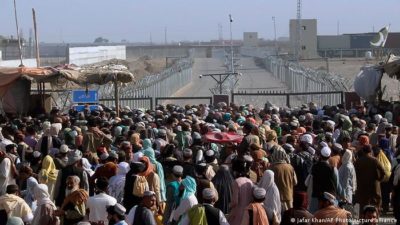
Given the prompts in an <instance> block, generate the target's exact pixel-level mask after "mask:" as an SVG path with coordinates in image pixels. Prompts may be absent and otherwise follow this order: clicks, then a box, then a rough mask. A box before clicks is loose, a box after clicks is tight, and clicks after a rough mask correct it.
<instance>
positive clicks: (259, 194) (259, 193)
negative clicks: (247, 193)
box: [253, 187, 267, 199]
mask: <svg viewBox="0 0 400 225" xmlns="http://www.w3.org/2000/svg"><path fill="white" fill-rule="evenodd" d="M266 193H267V192H266V191H265V189H264V188H259V187H255V188H254V189H253V196H254V198H256V199H262V198H265V194H266Z"/></svg>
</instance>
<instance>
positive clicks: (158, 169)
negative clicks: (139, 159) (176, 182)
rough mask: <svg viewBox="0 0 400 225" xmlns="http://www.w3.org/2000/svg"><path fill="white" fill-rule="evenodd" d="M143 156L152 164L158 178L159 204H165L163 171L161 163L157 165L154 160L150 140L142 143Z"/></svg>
mask: <svg viewBox="0 0 400 225" xmlns="http://www.w3.org/2000/svg"><path fill="white" fill-rule="evenodd" d="M143 154H144V155H145V156H147V157H148V158H149V160H150V162H151V163H152V164H153V168H155V172H156V173H157V175H158V177H159V178H160V193H161V202H165V200H167V197H166V187H165V176H164V169H163V166H162V165H161V163H159V162H158V161H157V160H156V157H155V152H154V149H153V148H152V147H151V141H150V139H144V141H143Z"/></svg>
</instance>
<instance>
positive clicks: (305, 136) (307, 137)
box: [300, 134, 313, 145]
mask: <svg viewBox="0 0 400 225" xmlns="http://www.w3.org/2000/svg"><path fill="white" fill-rule="evenodd" d="M300 141H301V142H306V143H308V144H310V145H311V144H312V143H313V138H312V136H311V134H303V135H302V136H301V137H300Z"/></svg>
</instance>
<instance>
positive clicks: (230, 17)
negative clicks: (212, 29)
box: [229, 14, 233, 23]
mask: <svg viewBox="0 0 400 225" xmlns="http://www.w3.org/2000/svg"><path fill="white" fill-rule="evenodd" d="M229 22H231V23H232V22H233V19H232V16H231V14H229Z"/></svg>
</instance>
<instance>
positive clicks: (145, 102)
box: [99, 97, 153, 110]
mask: <svg viewBox="0 0 400 225" xmlns="http://www.w3.org/2000/svg"><path fill="white" fill-rule="evenodd" d="M119 102H120V105H121V106H129V107H132V106H134V107H135V108H144V109H151V110H152V109H153V98H151V97H141V98H120V99H119ZM99 103H100V104H102V105H105V106H107V107H112V106H115V99H114V98H101V99H99Z"/></svg>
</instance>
